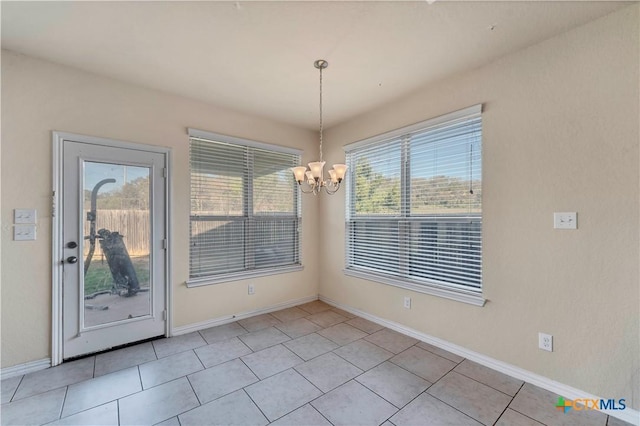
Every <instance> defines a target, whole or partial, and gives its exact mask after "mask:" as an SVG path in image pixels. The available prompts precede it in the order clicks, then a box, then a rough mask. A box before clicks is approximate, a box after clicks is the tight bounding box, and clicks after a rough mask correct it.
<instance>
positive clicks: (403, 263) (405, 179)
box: [343, 104, 486, 306]
mask: <svg viewBox="0 0 640 426" xmlns="http://www.w3.org/2000/svg"><path fill="white" fill-rule="evenodd" d="M481 114H482V104H478V105H473V106H470V107H468V108H464V109H461V110H458V111H454V112H451V113H449V114H444V115H441V116H438V117H435V118H432V119H428V120H425V121H422V122H419V123H416V124H412V125H409V126H405V127H402V128H400V129H396V130H393V131H390V132H387V133H383V134H380V135H377V136H373V137H370V138H367V139H364V140H361V141H358V142H354V143H351V144H348V145H345V147H344V150H345V152H346V153H347V155H348V154H350V153H354V152H355V153H357V152H358V151H359V150H361V149H364V148H365V147H371V146H376V145H377V146H382V145H383V144H384V143H385V142H389V141H391V140H400V141H401V142H398V143H401V144H402V147H401V151H402V152H401V165H400V182H401V184H400V193H401V194H400V196H401V201H400V213H399V214H398V215H380V216H377V215H369V216H367V215H359V214H355V212H354V211H352V206H354V204H353V203H352V202H353V201H354V200H353V197H355V196H356V194H355V179H354V178H353V177H352V176H350V179H349V180H348V184H347V191H346V203H345V204H346V213H345V267H344V269H343V273H344V274H345V275H347V276H352V277H356V278H361V279H366V280H370V281H375V282H379V283H383V284H387V285H392V286H395V287H400V288H404V289H408V290H412V291H416V292H420V293H426V294H430V295H434V296H439V297H443V298H446V299H451V300H456V301H460V302H464V303H468V304H472V305H476V306H484V304H485V302H486V300H485V299H484V298H483V284H484V282H483V279H482V258H483V256H482V251H483V250H482V245H483V238H482V231H481V234H480V242H481V246H480V254H481V256H480V271H481V275H480V287H479V288H478V289H474V288H472V287H471V286H465V285H456V284H453V283H444V282H438V281H435V280H432V279H426V278H425V279H424V281H423V282H422V280H420V281H421V282H420V283H417V280H415V279H409V278H408V277H407V275H404V276H394V275H393V274H392V273H389V274H385V273H383V272H379V271H375V270H367V268H366V266H362V265H361V266H354V265H353V261H352V259H351V257H352V256H354V255H355V252H354V251H353V250H354V249H353V248H352V247H351V244H350V243H351V239H352V236H351V235H350V233H351V232H352V224H356V223H358V222H360V223H366V221H367V220H368V219H369V220H370V221H371V222H373V223H375V222H376V221H378V222H379V223H382V221H385V220H391V221H393V222H394V223H397V224H398V234H399V235H400V233H402V232H403V228H406V226H403V225H402V224H403V223H407V224H411V223H412V222H414V221H425V219H427V220H433V221H434V222H438V215H419V214H417V215H416V214H411V212H410V204H411V203H410V201H411V185H410V183H411V175H410V168H411V161H410V160H411V159H410V158H408V157H405V154H406V152H407V148H405V146H404V145H405V143H408V137H409V136H410V135H411V134H413V133H416V132H424V131H427V130H428V129H429V128H433V127H436V126H439V125H442V124H445V123H448V122H452V121H455V120H460V119H465V118H471V117H473V116H481ZM481 146H482V137H481ZM482 151H483V150H481V152H482ZM350 172H351V173H355V170H354V169H353V167H350ZM481 173H483V171H482V167H481ZM407 183H408V184H407ZM354 208H355V207H354ZM472 217H477V218H478V219H479V223H480V224H482V218H483V213H482V209H481V212H480V213H479V214H477V215H468V218H472ZM455 221H456V219H449V220H448V221H442V222H444V223H449V222H451V223H453V222H455ZM403 240H404V239H402V238H400V237H399V238H398V241H400V245H399V246H398V256H399V259H402V258H404V259H402V260H400V261H399V266H398V275H402V272H403V271H402V269H403V268H410V263H411V260H410V258H411V256H410V253H409V252H408V247H407V245H406V244H402V241H403ZM404 272H405V273H406V272H407V270H406V269H405V271H404Z"/></svg>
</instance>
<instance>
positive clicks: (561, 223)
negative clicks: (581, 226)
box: [553, 212, 578, 229]
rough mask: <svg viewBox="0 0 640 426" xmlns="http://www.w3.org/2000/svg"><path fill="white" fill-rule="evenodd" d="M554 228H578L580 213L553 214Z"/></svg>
mask: <svg viewBox="0 0 640 426" xmlns="http://www.w3.org/2000/svg"><path fill="white" fill-rule="evenodd" d="M553 227H554V229H578V214H577V213H576V212H564V213H554V214H553Z"/></svg>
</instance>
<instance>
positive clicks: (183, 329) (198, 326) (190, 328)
mask: <svg viewBox="0 0 640 426" xmlns="http://www.w3.org/2000/svg"><path fill="white" fill-rule="evenodd" d="M314 300H318V296H308V297H303V298H300V299H295V300H288V301H286V302H282V303H278V304H276V305H271V306H267V307H266V308H260V309H256V310H253V311H248V312H243V313H241V314H236V315H229V316H226V317H220V318H214V319H210V320H206V321H202V322H196V323H193V324H188V325H182V326H180V327H173V329H172V330H171V335H172V336H179V335H181V334H187V333H192V332H194V331H200V330H204V329H207V328H211V327H215V326H217V325H223V324H228V323H230V322H234V321H238V320H241V319H245V318H249V317H254V316H256V315H261V314H268V313H269V312H275V311H279V310H280V309H286V308H291V307H294V306H297V305H301V304H303V303H308V302H313V301H314Z"/></svg>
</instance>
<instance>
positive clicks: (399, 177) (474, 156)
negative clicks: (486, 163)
mask: <svg viewBox="0 0 640 426" xmlns="http://www.w3.org/2000/svg"><path fill="white" fill-rule="evenodd" d="M480 109H481V108H480V106H477V107H472V108H470V109H467V110H464V111H463V113H460V112H456V113H453V114H451V115H450V116H444V117H439V118H438V119H435V120H432V121H427V122H424V123H421V124H419V125H413V126H411V127H410V128H405V129H400V130H398V131H395V132H393V133H391V134H387V135H382V136H379V137H376V138H372V139H369V140H367V141H365V142H360V143H356V144H352V145H350V146H347V147H346V148H345V150H346V151H347V164H348V166H349V173H350V176H349V177H350V179H348V182H349V189H348V194H347V195H348V202H347V224H346V228H347V236H346V238H347V250H346V262H345V263H346V269H347V273H348V272H349V271H353V272H358V275H359V276H363V275H364V276H366V275H370V278H372V279H376V277H378V278H382V280H381V281H382V282H388V283H398V284H399V285H402V284H403V283H404V284H408V285H409V287H410V288H414V289H415V288H429V287H432V288H439V289H445V290H447V291H454V292H462V293H467V294H479V293H480V292H481V289H482V121H481V113H480Z"/></svg>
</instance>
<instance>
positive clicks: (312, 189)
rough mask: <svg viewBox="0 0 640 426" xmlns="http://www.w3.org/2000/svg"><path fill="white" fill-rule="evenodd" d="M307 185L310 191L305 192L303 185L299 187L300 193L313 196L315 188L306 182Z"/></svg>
mask: <svg viewBox="0 0 640 426" xmlns="http://www.w3.org/2000/svg"><path fill="white" fill-rule="evenodd" d="M305 184H306V185H307V186H308V187H309V188H310V190H308V191H305V190H304V187H303V186H302V184H298V186H299V187H300V191H302V193H303V194H311V193H313V192H314V191H315V186H311V185H309V184H308V183H306V182H305Z"/></svg>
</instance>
